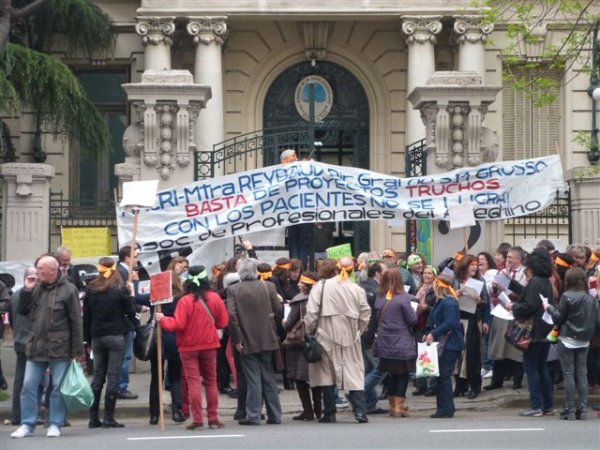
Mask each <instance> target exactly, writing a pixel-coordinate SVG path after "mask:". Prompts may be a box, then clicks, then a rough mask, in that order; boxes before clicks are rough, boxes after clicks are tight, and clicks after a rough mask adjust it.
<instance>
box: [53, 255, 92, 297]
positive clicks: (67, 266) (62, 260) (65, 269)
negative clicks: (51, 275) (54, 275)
mask: <svg viewBox="0 0 600 450" xmlns="http://www.w3.org/2000/svg"><path fill="white" fill-rule="evenodd" d="M72 256H73V254H72V253H71V250H69V249H68V248H67V247H58V248H57V249H56V252H54V257H55V258H56V259H57V260H58V264H59V265H60V271H61V272H62V273H63V274H64V275H65V276H66V277H67V279H68V280H69V281H70V282H71V283H72V284H73V285H74V286H75V287H76V288H77V290H78V291H83V290H84V289H85V283H84V282H83V280H82V279H81V277H80V276H79V271H78V270H77V268H76V267H75V266H72V265H71V257H72Z"/></svg>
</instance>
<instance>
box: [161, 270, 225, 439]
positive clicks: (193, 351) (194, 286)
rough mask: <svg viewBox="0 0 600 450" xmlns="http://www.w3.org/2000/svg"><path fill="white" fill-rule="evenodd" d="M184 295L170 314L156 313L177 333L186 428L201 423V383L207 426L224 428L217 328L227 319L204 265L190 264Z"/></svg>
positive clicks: (165, 328) (168, 329) (162, 325)
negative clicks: (184, 386)
mask: <svg viewBox="0 0 600 450" xmlns="http://www.w3.org/2000/svg"><path fill="white" fill-rule="evenodd" d="M184 289H185V293H186V295H184V296H183V297H182V298H181V299H180V300H179V302H178V304H177V308H176V309H175V315H174V316H173V317H167V316H165V315H164V314H162V313H155V318H156V321H157V322H158V323H159V325H160V327H161V328H162V329H163V330H166V331H170V332H172V333H177V348H178V349H179V356H180V358H181V362H182V364H183V368H184V373H185V378H186V384H187V391H188V399H189V402H190V407H191V410H192V423H190V424H189V425H187V427H186V428H187V429H188V430H195V429H197V428H202V427H203V426H204V420H203V414H202V387H201V386H200V379H202V385H203V386H204V389H205V390H206V413H207V415H208V426H209V427H210V428H211V429H213V428H215V429H216V428H223V427H224V426H225V425H224V424H223V422H221V421H220V420H219V415H218V407H219V393H218V390H217V349H218V348H219V346H220V343H219V335H218V333H217V330H219V329H223V328H225V327H226V326H227V324H228V323H229V317H228V316H227V310H226V309H225V305H224V304H223V301H222V300H221V298H220V297H219V294H217V293H216V292H214V291H212V290H211V289H210V287H209V281H208V274H207V273H206V270H205V269H204V266H192V267H190V268H189V270H188V278H187V279H186V281H185V283H184Z"/></svg>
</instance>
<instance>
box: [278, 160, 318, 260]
mask: <svg viewBox="0 0 600 450" xmlns="http://www.w3.org/2000/svg"><path fill="white" fill-rule="evenodd" d="M279 161H280V162H281V164H291V163H293V162H295V161H298V155H297V154H296V150H294V149H291V148H288V149H286V150H284V151H283V152H281V155H280V156H279ZM287 236H288V248H289V251H290V258H296V259H299V260H300V261H302V265H303V267H308V263H309V255H310V249H311V248H314V247H313V224H312V223H299V224H297V225H290V226H289V227H287ZM313 258H314V255H311V257H310V260H311V261H312V260H313Z"/></svg>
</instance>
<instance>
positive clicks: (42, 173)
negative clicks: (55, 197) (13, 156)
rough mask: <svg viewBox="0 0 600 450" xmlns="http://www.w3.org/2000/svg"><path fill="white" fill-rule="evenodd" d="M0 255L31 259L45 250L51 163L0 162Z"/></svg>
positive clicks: (52, 171) (52, 173)
mask: <svg viewBox="0 0 600 450" xmlns="http://www.w3.org/2000/svg"><path fill="white" fill-rule="evenodd" d="M0 177H1V178H2V180H3V183H2V184H3V192H4V194H3V196H2V239H1V245H2V258H3V259H4V260H7V261H11V260H28V261H33V260H35V259H36V258H37V257H38V256H40V255H41V254H42V253H44V252H47V251H48V246H49V233H48V230H49V228H50V218H49V211H48V208H49V203H50V180H52V178H54V166H51V165H49V164H24V163H8V164H3V165H2V166H0Z"/></svg>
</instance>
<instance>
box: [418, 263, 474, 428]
mask: <svg viewBox="0 0 600 450" xmlns="http://www.w3.org/2000/svg"><path fill="white" fill-rule="evenodd" d="M451 284H452V279H451V278H449V277H447V276H446V275H441V274H440V275H439V276H438V277H437V278H436V280H435V282H434V285H433V291H434V292H435V297H436V299H437V300H436V302H435V305H434V306H433V309H432V310H431V315H430V316H431V324H432V327H433V329H432V330H431V332H430V333H429V334H428V335H427V336H425V337H424V338H423V341H424V342H427V343H428V344H430V345H431V344H433V343H434V341H435V342H438V358H439V366H440V376H439V377H438V378H437V394H436V405H437V409H436V411H435V413H433V414H431V416H430V417H431V418H432V419H449V418H451V417H454V412H455V407H454V397H453V395H452V372H453V371H454V366H455V365H456V361H457V360H458V357H459V356H460V352H461V351H462V350H463V349H464V348H465V340H464V332H463V328H462V324H461V323H460V310H459V307H458V301H457V300H458V295H457V294H456V291H455V290H454V288H452V285H451Z"/></svg>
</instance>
